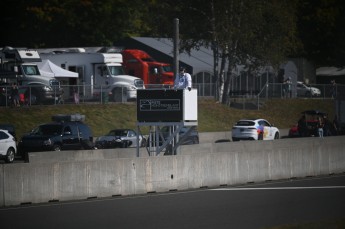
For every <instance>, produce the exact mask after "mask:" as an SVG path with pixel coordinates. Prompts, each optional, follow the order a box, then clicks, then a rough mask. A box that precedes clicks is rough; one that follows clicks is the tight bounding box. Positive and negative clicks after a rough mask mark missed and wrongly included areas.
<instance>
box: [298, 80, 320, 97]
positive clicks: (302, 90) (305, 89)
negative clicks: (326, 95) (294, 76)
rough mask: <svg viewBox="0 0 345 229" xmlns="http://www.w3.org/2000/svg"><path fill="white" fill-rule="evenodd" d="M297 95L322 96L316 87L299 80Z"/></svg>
mask: <svg viewBox="0 0 345 229" xmlns="http://www.w3.org/2000/svg"><path fill="white" fill-rule="evenodd" d="M297 96H302V97H303V96H305V97H311V96H313V97H319V96H321V91H320V89H318V88H316V87H311V86H308V85H305V84H304V83H303V82H300V81H297Z"/></svg>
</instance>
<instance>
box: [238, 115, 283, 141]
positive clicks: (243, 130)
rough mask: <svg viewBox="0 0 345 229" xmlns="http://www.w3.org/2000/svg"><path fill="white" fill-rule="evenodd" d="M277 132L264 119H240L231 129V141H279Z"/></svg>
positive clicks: (275, 128) (276, 129)
mask: <svg viewBox="0 0 345 229" xmlns="http://www.w3.org/2000/svg"><path fill="white" fill-rule="evenodd" d="M279 136H280V134H279V130H278V128H277V127H274V126H273V125H271V124H270V123H269V122H268V121H267V120H265V119H241V120H240V121H238V122H237V123H236V124H235V125H234V126H233V127H232V141H239V140H273V139H279Z"/></svg>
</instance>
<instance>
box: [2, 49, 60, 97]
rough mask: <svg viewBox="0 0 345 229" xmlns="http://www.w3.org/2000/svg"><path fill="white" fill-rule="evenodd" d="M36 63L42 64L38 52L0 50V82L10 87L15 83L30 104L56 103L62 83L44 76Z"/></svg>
mask: <svg viewBox="0 0 345 229" xmlns="http://www.w3.org/2000/svg"><path fill="white" fill-rule="evenodd" d="M35 62H41V58H40V55H39V54H38V52H37V51H36V50H29V49H25V48H12V47H5V48H3V49H1V50H0V82H1V84H2V85H7V86H8V87H9V86H10V84H11V83H13V82H15V83H17V84H18V85H19V89H20V93H21V94H23V95H25V98H26V99H28V98H30V103H32V104H35V103H47V102H54V101H56V100H57V99H58V97H60V96H61V94H62V89H61V87H60V83H59V81H58V80H56V79H55V78H54V77H49V76H42V75H41V74H40V71H39V69H38V66H37V64H36V63H35Z"/></svg>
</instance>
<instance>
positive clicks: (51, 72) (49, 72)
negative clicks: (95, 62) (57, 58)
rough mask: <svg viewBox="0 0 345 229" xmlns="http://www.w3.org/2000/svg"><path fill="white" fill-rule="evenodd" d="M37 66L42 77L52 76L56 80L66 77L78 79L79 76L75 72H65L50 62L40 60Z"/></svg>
mask: <svg viewBox="0 0 345 229" xmlns="http://www.w3.org/2000/svg"><path fill="white" fill-rule="evenodd" d="M37 66H38V68H39V70H40V72H41V74H42V75H44V76H52V77H57V78H62V77H67V78H78V76H79V74H78V73H76V72H71V71H67V70H65V69H63V68H61V67H59V66H57V65H56V64H54V63H53V62H51V61H50V60H42V62H39V63H37Z"/></svg>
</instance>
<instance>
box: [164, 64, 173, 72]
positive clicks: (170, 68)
mask: <svg viewBox="0 0 345 229" xmlns="http://www.w3.org/2000/svg"><path fill="white" fill-rule="evenodd" d="M162 68H163V72H173V69H172V67H171V65H166V66H163V67H162Z"/></svg>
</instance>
